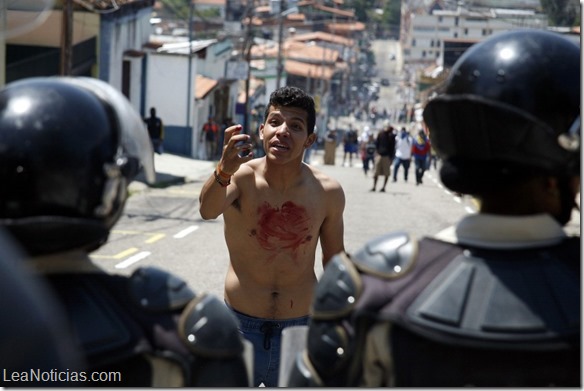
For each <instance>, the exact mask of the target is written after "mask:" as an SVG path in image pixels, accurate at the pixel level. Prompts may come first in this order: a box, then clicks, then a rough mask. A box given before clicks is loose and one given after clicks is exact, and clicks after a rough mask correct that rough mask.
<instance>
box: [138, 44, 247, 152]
mask: <svg viewBox="0 0 584 391" xmlns="http://www.w3.org/2000/svg"><path fill="white" fill-rule="evenodd" d="M165 40H166V42H165ZM149 46H150V48H151V50H149V51H148V54H147V58H146V82H147V86H146V102H145V107H146V109H147V110H148V109H149V108H150V107H155V108H156V112H157V114H158V116H159V117H160V118H161V119H162V121H163V122H164V128H165V140H164V145H165V150H167V151H169V152H173V153H177V154H180V155H185V156H191V157H195V158H201V157H202V156H201V154H200V152H201V151H202V150H203V148H202V147H201V146H200V141H199V140H200V132H201V129H202V127H203V124H204V123H205V122H206V121H207V118H208V117H209V116H213V117H214V119H215V122H217V124H218V125H220V124H221V123H222V122H223V121H224V120H225V119H226V118H228V117H231V118H234V117H235V106H236V101H237V93H238V86H237V80H232V79H227V78H225V71H226V63H227V61H228V60H229V59H230V56H231V51H232V49H233V47H232V43H231V42H230V41H228V40H226V41H217V40H215V39H211V40H200V41H195V40H193V41H192V42H190V43H189V42H188V40H184V39H182V41H181V39H177V38H176V37H172V38H170V37H161V36H157V37H155V38H153V39H152V40H151V43H150V45H149Z"/></svg>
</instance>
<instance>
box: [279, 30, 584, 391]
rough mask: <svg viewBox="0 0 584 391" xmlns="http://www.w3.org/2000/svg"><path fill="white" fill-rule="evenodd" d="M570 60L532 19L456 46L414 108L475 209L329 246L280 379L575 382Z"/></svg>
mask: <svg viewBox="0 0 584 391" xmlns="http://www.w3.org/2000/svg"><path fill="white" fill-rule="evenodd" d="M580 59H581V52H580V47H579V45H578V44H576V43H574V42H573V41H572V40H569V39H566V38H564V37H563V36H562V34H560V33H556V32H550V31H546V30H536V29H529V30H512V31H507V32H501V33H498V34H495V35H493V36H491V37H489V38H486V39H485V40H484V41H482V42H480V43H476V44H474V45H473V46H471V47H470V48H469V49H467V51H466V52H465V53H464V54H462V56H461V57H460V58H459V59H458V60H457V62H456V63H455V64H454V66H453V68H452V69H451V70H450V72H449V76H448V78H447V79H446V81H445V84H444V86H443V90H442V91H443V92H442V93H441V94H439V95H437V96H436V97H434V98H433V99H431V100H430V101H429V102H428V103H427V104H426V106H425V108H424V111H423V118H424V121H425V123H426V124H427V126H428V128H429V134H430V140H431V142H432V145H433V146H434V148H435V149H436V151H437V153H438V154H439V155H440V157H441V158H442V166H441V168H440V178H441V180H442V182H443V184H444V186H445V187H446V188H448V189H449V190H452V191H457V192H461V193H465V194H469V195H472V196H475V197H477V198H478V201H479V204H480V210H479V213H476V214H469V215H466V216H465V217H463V218H462V219H461V220H460V221H458V222H457V223H456V225H455V226H453V227H450V228H448V229H446V230H444V231H442V232H440V233H438V234H437V235H435V236H425V237H422V238H421V239H416V238H415V237H414V236H413V235H410V234H408V233H407V232H404V231H397V232H393V233H390V234H386V235H383V236H379V237H378V238H376V239H373V240H371V241H369V242H368V243H367V244H366V245H365V246H364V247H362V248H361V249H359V250H357V251H356V252H354V253H352V254H351V255H350V256H349V255H348V254H344V253H341V254H338V255H337V256H335V257H334V258H333V260H332V261H331V263H329V265H328V266H327V268H326V269H325V271H324V274H323V276H322V277H321V279H320V280H319V282H318V286H317V288H316V292H315V298H314V300H313V305H312V318H311V321H310V326H309V330H308V337H307V344H306V345H305V349H304V351H303V352H301V353H300V354H299V355H298V356H297V357H296V360H295V366H294V367H293V369H292V373H291V376H290V381H289V382H288V384H287V385H288V386H289V387H314V386H328V387H335V388H340V387H368V388H375V387H400V388H406V387H413V388H447V389H452V388H460V387H480V388H495V387H502V388H509V387H519V388H522V387H525V388H542V387H561V388H569V387H581V386H582V357H581V351H582V350H581V349H582V348H581V332H582V331H581V330H582V326H581V324H582V322H581V297H582V296H581V276H582V275H581V240H580V235H579V234H577V235H573V236H571V235H569V234H568V233H567V231H566V230H565V225H566V224H567V223H568V222H569V221H570V218H571V216H572V212H573V211H574V210H577V209H579V207H578V205H577V203H576V200H577V199H578V194H579V193H580V189H581V188H580V185H581V178H580V170H581V117H580V115H581V97H580V93H581V91H580V89H581V85H582V84H581V82H582V81H581V64H580ZM542 86H545V88H542ZM341 353H342V354H341Z"/></svg>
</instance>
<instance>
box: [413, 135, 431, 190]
mask: <svg viewBox="0 0 584 391" xmlns="http://www.w3.org/2000/svg"><path fill="white" fill-rule="evenodd" d="M429 156H430V141H429V140H428V136H426V133H424V131H423V130H420V131H419V132H418V136H417V137H416V138H415V139H414V142H413V143H412V157H413V159H414V167H415V169H416V186H418V185H421V184H422V178H423V177H424V172H425V171H426V167H427V165H428V159H429Z"/></svg>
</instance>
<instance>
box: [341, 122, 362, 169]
mask: <svg viewBox="0 0 584 391" xmlns="http://www.w3.org/2000/svg"><path fill="white" fill-rule="evenodd" d="M349 126H350V125H349ZM343 148H344V154H343V166H345V162H346V160H347V155H348V156H349V166H350V167H353V155H357V152H358V150H359V136H358V135H357V131H355V130H354V129H353V128H352V127H351V126H350V127H349V130H348V131H347V132H346V133H345V134H344V136H343Z"/></svg>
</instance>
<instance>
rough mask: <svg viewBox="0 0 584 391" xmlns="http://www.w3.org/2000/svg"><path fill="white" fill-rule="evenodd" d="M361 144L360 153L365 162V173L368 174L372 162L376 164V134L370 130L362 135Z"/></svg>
mask: <svg viewBox="0 0 584 391" xmlns="http://www.w3.org/2000/svg"><path fill="white" fill-rule="evenodd" d="M362 137H363V140H361V142H360V145H359V153H360V154H361V161H362V162H363V173H364V174H365V176H367V173H368V172H369V167H370V164H375V163H374V162H375V136H374V135H373V134H371V133H369V132H367V133H364V134H363V135H362Z"/></svg>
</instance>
